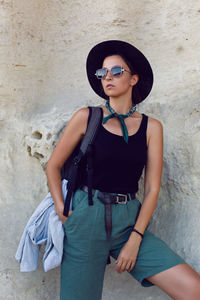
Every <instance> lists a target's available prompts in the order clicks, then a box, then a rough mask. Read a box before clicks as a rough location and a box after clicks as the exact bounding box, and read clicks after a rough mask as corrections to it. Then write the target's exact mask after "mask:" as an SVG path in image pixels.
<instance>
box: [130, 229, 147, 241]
mask: <svg viewBox="0 0 200 300" xmlns="http://www.w3.org/2000/svg"><path fill="white" fill-rule="evenodd" d="M132 231H134V232H136V233H137V234H139V235H140V236H141V238H142V239H143V236H144V235H143V234H142V233H141V232H139V231H137V229H135V228H133V229H132Z"/></svg>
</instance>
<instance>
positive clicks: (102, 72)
mask: <svg viewBox="0 0 200 300" xmlns="http://www.w3.org/2000/svg"><path fill="white" fill-rule="evenodd" d="M108 71H110V72H111V74H112V76H113V77H120V76H121V75H122V74H123V73H124V71H125V72H129V73H131V72H130V71H128V70H125V69H124V68H123V67H121V66H115V67H112V68H111V69H110V70H109V69H107V68H102V69H98V70H96V73H95V75H96V77H97V78H98V79H105V78H106V75H107V74H108Z"/></svg>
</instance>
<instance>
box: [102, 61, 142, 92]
mask: <svg viewBox="0 0 200 300" xmlns="http://www.w3.org/2000/svg"><path fill="white" fill-rule="evenodd" d="M114 66H121V67H123V68H124V69H125V70H127V71H129V72H126V71H125V72H123V74H122V75H120V76H119V77H113V76H112V74H111V72H110V71H108V72H107V75H106V77H105V78H104V79H101V83H102V87H103V90H104V93H105V94H106V95H107V96H109V97H120V96H123V95H128V94H129V95H130V96H131V93H132V88H133V86H134V85H135V84H136V83H137V82H138V80H139V76H138V75H137V74H134V75H131V73H130V69H129V67H128V66H127V64H126V62H125V61H124V60H123V58H122V57H121V56H120V55H112V56H107V57H106V58H105V59H104V61H103V65H102V68H107V69H108V70H110V69H111V68H112V67H114Z"/></svg>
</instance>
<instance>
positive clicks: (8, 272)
mask: <svg viewBox="0 0 200 300" xmlns="http://www.w3.org/2000/svg"><path fill="white" fill-rule="evenodd" d="M0 6H1V9H0V25H1V26H0V170H1V179H0V210H1V218H0V227H1V238H0V256H1V261H0V290H1V292H0V299H2V300H8V299H17V300H25V299H26V300H27V299H31V300H58V299H59V268H57V269H56V270H52V271H50V272H48V273H44V271H43V268H42V264H41V259H40V263H39V267H38V270H36V271H35V272H33V273H30V274H29V273H20V272H19V265H18V263H17V262H16V261H15V259H14V255H15V251H16V248H17V245H18V242H19V239H20V236H21V234H22V231H23V228H24V226H25V224H26V222H27V221H28V219H29V217H30V215H31V214H32V212H33V210H34V209H35V207H36V206H37V205H38V203H40V201H41V200H42V199H43V197H44V196H45V195H46V193H47V191H48V188H47V182H46V176H45V172H44V169H45V164H46V162H47V160H48V158H49V156H50V154H51V152H52V150H53V148H54V146H55V143H56V141H57V140H58V138H59V137H60V134H61V133H62V130H63V128H64V127H65V126H66V124H67V122H68V121H69V119H70V117H71V115H72V113H73V112H74V111H75V110H77V109H78V108H79V107H82V106H87V105H97V104H99V103H101V100H100V99H99V98H98V97H97V96H96V95H95V94H94V93H93V91H92V90H91V89H90V87H89V84H88V82H87V78H86V72H85V60H86V57H87V54H88V52H89V50H90V49H91V47H92V46H93V45H94V44H95V43H97V42H100V41H102V40H105V39H123V40H126V41H128V42H131V43H133V44H135V45H136V47H138V48H139V49H141V51H143V52H144V53H145V54H146V56H147V57H148V58H149V60H150V62H151V64H152V67H153V70H154V77H155V81H154V87H153V90H152V93H151V94H150V96H149V97H148V99H147V100H146V101H145V102H144V103H142V104H140V105H139V106H138V110H139V111H140V112H144V113H146V114H148V115H149V116H152V117H154V118H157V119H159V120H160V121H161V122H162V124H163V126H164V168H163V177H162V184H161V190H160V195H159V199H158V205H157V208H156V211H155V213H154V215H153V218H152V221H151V224H150V228H151V230H152V231H153V232H154V233H155V234H156V235H158V236H160V237H162V238H163V239H164V240H165V241H166V242H167V243H168V244H169V245H170V247H172V248H173V249H174V250H175V251H177V252H178V253H179V254H180V255H181V256H183V257H184V258H185V260H186V261H187V262H188V263H189V264H191V265H192V266H193V267H194V268H195V269H196V270H197V271H198V272H200V263H199V255H200V246H199V228H200V221H199V211H200V200H199V194H200V188H199V178H200V171H199V163H200V155H199V153H200V139H199V138H200V123H199V119H200V118H199V117H200V105H199V95H200V93H199V83H200V77H199V70H200V67H199V58H200V54H199V48H200V47H199V46H200V41H199V39H198V36H199V31H198V28H199V25H200V21H199V15H200V8H199V4H198V2H197V1H194V0H191V1H189V2H188V1H187V0H182V1H180V0H179V1H176V2H172V1H170V0H166V1H162V0H160V1H152V0H151V1H143V0H142V1H139V0H134V1H130V0H124V1H119V0H116V1H113V0H108V1H95V0H93V1H92V0H87V1H80V0H76V1H66V0H62V1H58V0H56V1H52V0H50V1H39V0H34V1H33V0H30V1H25V0H16V1H11V0H5V1H0ZM142 185H143V181H142V180H141V182H140V187H141V189H142ZM142 197H143V193H142V191H141V192H140V193H138V198H139V199H140V200H142ZM41 257H42V254H41ZM103 299H104V300H111V299H116V300H118V299H119V300H121V299H124V300H129V299H142V300H143V299H149V300H150V299H154V300H156V299H157V300H161V299H162V300H164V299H169V297H167V296H165V295H164V294H163V293H162V292H161V291H160V290H159V289H157V288H156V287H152V288H149V289H144V288H141V287H140V285H139V284H138V283H136V282H135V281H134V280H132V278H131V277H130V276H129V274H125V273H123V274H121V275H119V274H117V273H116V272H115V271H114V262H112V264H111V266H108V267H107V271H106V274H105V282H104V290H103Z"/></svg>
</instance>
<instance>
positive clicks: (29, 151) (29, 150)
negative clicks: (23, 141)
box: [27, 146, 31, 155]
mask: <svg viewBox="0 0 200 300" xmlns="http://www.w3.org/2000/svg"><path fill="white" fill-rule="evenodd" d="M27 151H28V154H29V155H31V147H30V146H27Z"/></svg>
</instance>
